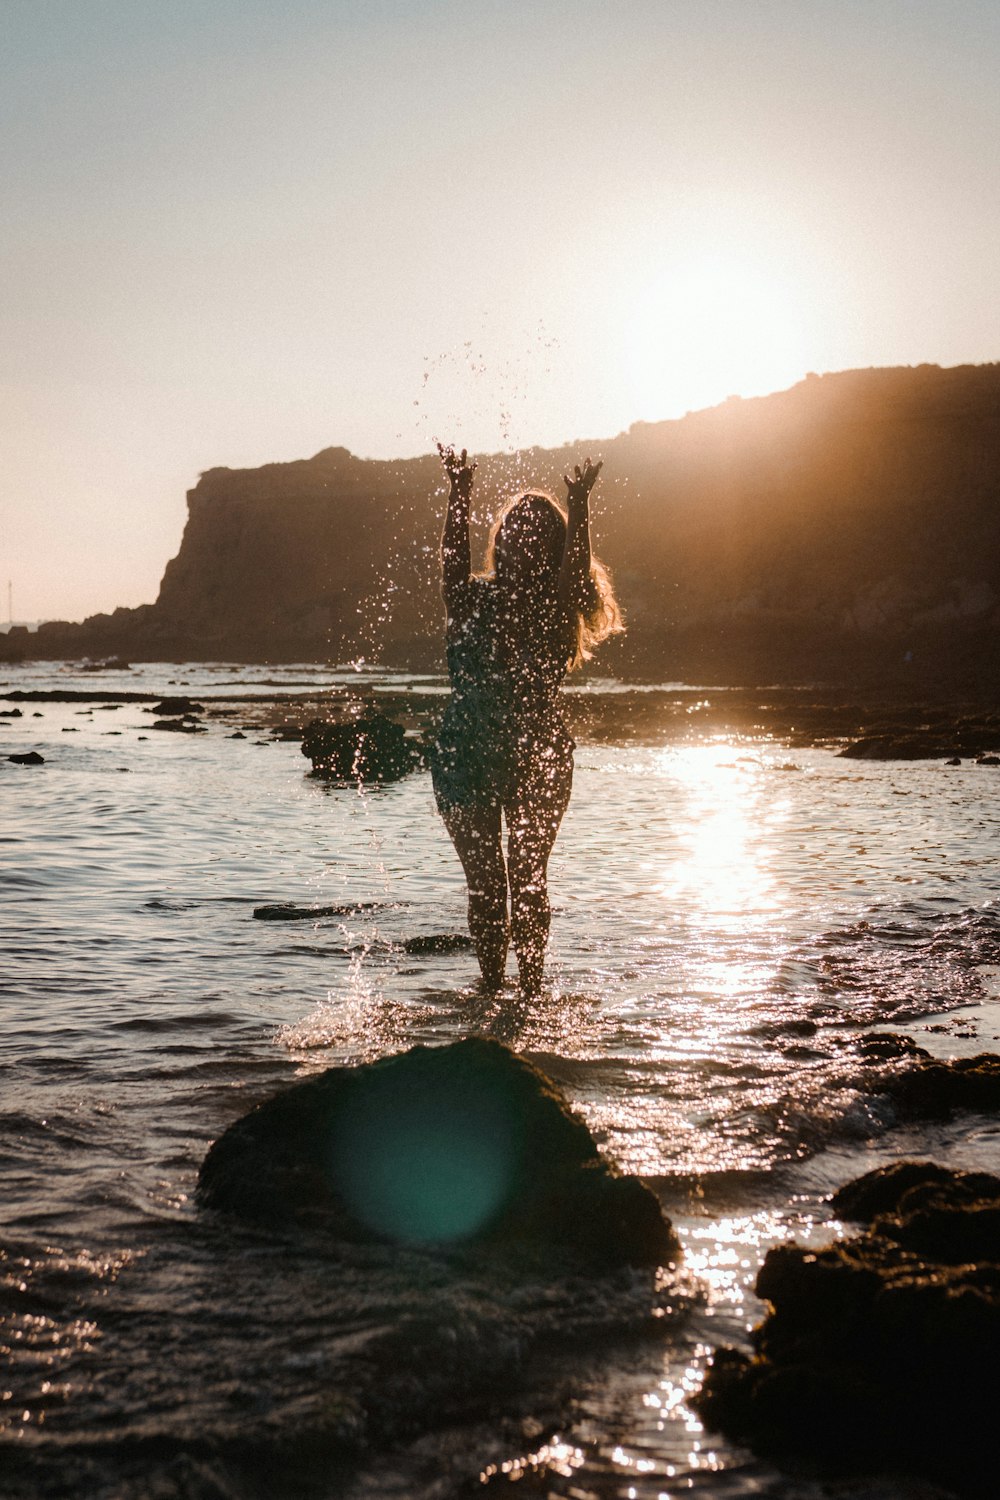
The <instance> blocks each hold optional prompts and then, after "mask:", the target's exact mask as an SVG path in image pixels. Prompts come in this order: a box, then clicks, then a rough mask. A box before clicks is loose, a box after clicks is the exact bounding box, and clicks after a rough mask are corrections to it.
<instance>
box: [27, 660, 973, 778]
mask: <svg viewBox="0 0 1000 1500" xmlns="http://www.w3.org/2000/svg"><path fill="white" fill-rule="evenodd" d="M445 696H446V684H445V682H444V679H439V680H423V681H420V682H417V683H415V684H413V685H412V686H409V685H407V686H404V687H399V686H387V687H385V688H381V687H376V688H374V689H373V688H370V687H369V688H364V689H360V688H359V689H356V688H352V687H337V688H334V689H330V690H325V691H321V692H317V691H310V692H306V693H293V692H270V693H252V692H239V693H210V694H205V693H200V694H199V698H198V701H197V703H195V702H193V701H192V700H189V699H187V698H184V697H182V696H179V695H178V696H177V697H176V698H173V699H169V700H164V699H163V698H162V695H161V694H159V693H154V692H140V691H132V690H129V689H118V690H113V689H106V688H99V687H97V686H96V685H95V686H94V687H89V686H87V687H79V688H77V687H73V688H68V687H67V688H58V689H33V688H16V687H13V686H10V685H8V686H7V689H6V691H0V702H4V703H8V704H13V705H16V707H15V708H8V709H4V710H0V718H2V719H7V720H11V721H15V720H17V719H22V720H23V718H24V717H26V712H25V707H26V706H27V705H34V706H36V708H35V711H36V713H37V712H38V710H39V709H40V708H42V707H43V706H44V705H45V704H58V703H64V704H65V703H74V704H80V705H87V704H94V705H96V706H109V707H110V706H113V705H116V704H132V703H136V704H142V705H143V707H144V708H146V709H148V710H149V711H154V710H156V711H157V712H156V716H157V719H158V720H159V722H158V723H157V724H156V725H155V726H153V727H157V728H168V727H170V728H176V727H177V723H176V722H175V723H173V724H169V723H167V722H165V721H166V720H169V719H174V720H175V721H176V720H180V719H183V720H184V724H185V727H187V728H188V730H189V731H190V732H197V731H198V729H199V728H200V727H204V725H205V724H206V722H208V723H211V722H213V721H214V722H215V723H217V724H218V725H220V726H228V727H229V729H230V730H233V729H235V730H236V732H237V733H244V732H248V731H256V732H261V733H265V734H269V735H271V736H273V737H274V738H276V739H281V740H303V739H304V738H307V737H308V736H309V735H310V733H311V734H312V735H313V737H315V736H316V735H317V734H319V733H321V732H322V730H323V728H324V726H333V728H334V730H335V731H336V728H337V726H341V725H351V724H354V723H356V722H357V721H358V720H361V719H363V718H365V717H378V718H381V719H383V720H390V721H392V723H394V724H396V725H400V726H401V727H402V728H403V730H404V731H405V734H406V736H407V741H408V743H409V744H410V745H411V746H419V745H420V744H422V743H425V742H427V741H428V740H430V739H431V738H433V735H434V733H435V731H436V727H437V722H438V719H439V717H440V714H441V711H442V708H443V705H444V702H445ZM563 702H564V704H565V708H566V713H567V717H568V720H569V724H570V728H571V731H572V733H573V734H574V736H575V738H576V739H577V740H578V741H580V742H583V743H586V742H588V741H590V742H597V743H620V744H661V743H676V742H694V741H699V740H705V739H707V738H714V737H722V736H725V735H731V736H733V737H737V738H741V739H750V740H761V739H771V740H776V741H778V742H779V743H781V744H783V745H786V746H788V747H789V748H790V749H793V750H794V749H797V748H799V749H804V748H812V747H817V746H820V747H826V748H830V749H836V750H838V751H839V752H840V754H842V755H843V756H844V757H845V758H846V759H853V760H900V761H917V760H941V761H947V762H949V763H951V764H956V763H959V762H962V761H975V762H976V763H978V764H980V765H986V766H990V765H1000V713H998V712H996V711H995V710H994V709H993V708H992V707H991V706H989V705H984V704H983V702H981V701H977V700H970V699H968V698H965V697H962V696H959V695H956V696H952V697H949V696H947V695H944V696H942V697H941V698H939V699H937V700H931V701H922V700H914V699H913V698H912V696H911V695H909V694H906V693H902V692H899V691H896V692H895V693H889V692H881V693H875V692H867V693H862V692H859V691H858V690H857V689H854V690H852V689H851V688H845V687H812V688H789V687H780V686H766V687H755V688H754V687H750V688H746V687H743V688H741V687H734V688H711V687H702V686H693V687H669V686H666V687H665V686H661V685H659V684H645V683H632V684H630V683H614V684H610V685H609V684H607V683H606V682H604V681H595V682H587V681H586V680H584V681H583V682H582V683H580V685H579V686H576V685H574V686H573V687H571V688H570V689H569V690H568V691H566V692H565V693H564V695H563ZM157 705H159V708H157ZM22 706H24V707H22ZM417 759H419V757H417ZM414 763H416V761H415V762H414Z"/></svg>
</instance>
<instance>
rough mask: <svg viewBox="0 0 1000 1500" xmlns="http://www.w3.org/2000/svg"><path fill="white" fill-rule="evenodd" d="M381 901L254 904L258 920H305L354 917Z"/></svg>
mask: <svg viewBox="0 0 1000 1500" xmlns="http://www.w3.org/2000/svg"><path fill="white" fill-rule="evenodd" d="M383 904H384V903H383V902H381V901H349V902H346V903H344V904H342V905H340V906H296V905H295V904H294V902H291V901H277V902H274V903H272V904H271V905H269V906H255V907H254V909H253V914H254V916H255V917H256V919H257V921H258V922H307V921H312V920H315V919H316V918H319V917H355V916H357V914H358V912H361V911H375V910H377V909H378V908H379V907H380V906H382V905H383Z"/></svg>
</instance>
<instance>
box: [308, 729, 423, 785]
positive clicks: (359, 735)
mask: <svg viewBox="0 0 1000 1500" xmlns="http://www.w3.org/2000/svg"><path fill="white" fill-rule="evenodd" d="M302 754H303V755H305V756H308V758H309V759H310V760H311V761H312V765H313V774H314V775H316V776H328V777H329V778H330V779H331V780H333V781H362V782H382V781H398V780H400V778H401V777H403V776H405V775H406V774H407V772H409V771H412V770H414V769H415V768H416V767H417V766H418V765H419V764H420V759H421V757H420V752H419V750H418V749H417V747H416V746H415V745H413V744H411V743H410V741H409V740H407V738H406V731H405V730H404V729H403V726H402V725H401V724H395V723H393V721H392V719H387V718H386V717H385V715H384V714H380V713H369V714H365V715H363V716H362V717H361V718H359V719H351V720H349V721H347V722H345V723H342V724H333V723H330V722H328V721H327V720H325V719H313V720H312V721H311V722H310V723H309V724H307V725H306V727H305V729H304V730H303V732H302Z"/></svg>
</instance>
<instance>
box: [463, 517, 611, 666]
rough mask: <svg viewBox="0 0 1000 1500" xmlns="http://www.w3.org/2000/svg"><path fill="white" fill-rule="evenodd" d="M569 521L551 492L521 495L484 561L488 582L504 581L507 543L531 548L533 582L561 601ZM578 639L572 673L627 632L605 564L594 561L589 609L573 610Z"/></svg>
mask: <svg viewBox="0 0 1000 1500" xmlns="http://www.w3.org/2000/svg"><path fill="white" fill-rule="evenodd" d="M568 527H569V516H568V513H567V511H566V509H565V507H564V506H563V505H561V504H560V502H559V501H558V500H557V499H556V497H555V495H550V494H549V492H548V491H547V490H526V491H525V492H524V494H522V495H515V496H514V498H513V499H511V500H508V501H507V503H506V504H505V505H504V506H503V508H502V510H501V511H500V513H499V515H498V516H497V518H496V520H495V521H494V522H493V525H492V526H491V527H490V534H489V537H488V538H487V542H486V556H485V558H484V561H483V571H482V574H481V575H480V576H481V577H485V578H499V579H501V580H502V578H503V574H504V552H505V542H508V541H509V542H512V543H513V545H514V547H515V548H517V549H518V550H521V549H523V548H525V547H527V548H529V549H531V551H532V552H533V553H534V556H533V559H532V560H533V562H534V563H535V568H534V570H533V578H534V579H536V580H537V582H538V584H539V586H540V588H541V590H542V591H544V592H546V593H551V595H552V598H553V599H554V598H555V593H556V588H557V586H558V581H559V570H560V569H561V567H562V560H563V554H564V553H565V551H566V533H567V530H568ZM572 624H573V637H572V642H571V644H570V649H569V652H568V656H567V668H566V669H567V671H569V672H572V671H574V670H575V668H577V667H579V666H581V665H582V663H583V662H585V661H589V660H590V658H591V657H592V656H593V654H594V647H595V646H599V645H600V643H601V642H602V641H605V640H607V638H608V636H609V635H617V634H618V633H619V632H620V631H623V630H624V629H625V622H624V621H623V619H622V612H621V609H620V608H619V605H618V600H617V599H616V598H615V592H614V587H613V585H612V582H611V576H610V574H609V573H608V570H607V568H606V567H605V566H604V564H603V563H602V562H601V561H600V560H599V559H598V558H596V557H592V558H591V562H590V578H589V580H588V584H587V597H586V599H585V601H584V603H583V607H582V608H580V609H576V610H574V611H573V617H572Z"/></svg>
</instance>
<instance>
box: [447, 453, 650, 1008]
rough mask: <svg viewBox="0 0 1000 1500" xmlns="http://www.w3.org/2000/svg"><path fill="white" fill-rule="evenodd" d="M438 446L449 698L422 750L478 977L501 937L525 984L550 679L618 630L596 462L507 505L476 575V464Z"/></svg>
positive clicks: (564, 760) (552, 802)
mask: <svg viewBox="0 0 1000 1500" xmlns="http://www.w3.org/2000/svg"><path fill="white" fill-rule="evenodd" d="M438 452H439V453H440V454H441V460H442V462H443V464H444V468H445V472H446V474H447V476H448V479H449V482H450V493H449V496H448V509H447V514H446V517H445V524H444V537H443V539H442V548H441V557H442V567H443V574H444V588H443V592H444V602H445V607H446V609H447V611H448V626H447V645H448V670H449V673H450V675H451V686H452V694H451V698H450V699H449V702H448V705H447V708H446V709H445V713H444V718H443V720H442V724H441V731H440V734H439V736H438V740H437V743H436V745H435V747H434V751H433V754H432V757H431V769H432V773H433V779H434V795H435V797H436V799H437V805H438V810H439V811H440V813H441V816H442V818H443V819H444V822H445V827H446V828H447V829H448V832H449V834H450V835H451V838H452V842H453V843H454V845H455V849H456V850H457V852H458V857H459V859H460V860H461V861H462V868H463V870H464V871H465V878H466V881H467V882H468V887H469V931H470V933H471V935H472V941H473V944H474V946H475V950H476V956H477V958H478V959H479V967H480V969H481V970H482V975H483V982H484V984H485V986H486V987H487V989H489V990H497V989H499V988H500V987H501V985H502V984H503V978H504V970H505V967H506V962H507V945H508V941H509V940H510V939H511V938H513V942H514V951H515V953H516V954H517V964H518V971H519V975H520V980H521V986H522V988H523V990H524V991H525V992H526V993H527V994H535V993H537V991H538V990H539V988H540V986H541V982H542V970H543V966H544V962H545V944H546V941H547V939H548V932H549V900H548V890H547V886H546V870H547V867H548V861H549V854H550V852H551V850H552V845H553V843H554V842H555V837H556V834H557V833H558V831H559V824H560V823H561V822H562V817H563V813H564V812H565V811H566V807H567V804H568V802H569V794H570V788H571V785H572V780H573V741H572V739H571V738H570V735H569V731H568V730H567V728H566V722H565V717H564V714H563V709H562V704H561V702H560V694H559V686H560V683H561V682H562V679H563V677H564V676H565V675H566V673H567V672H568V671H572V669H573V668H574V667H577V666H579V665H580V663H581V662H582V661H585V660H586V659H587V658H588V657H589V656H590V654H591V648H592V647H593V646H594V645H596V644H597V643H598V642H599V641H602V640H604V639H605V638H606V637H607V636H609V635H611V634H612V633H613V632H615V631H619V630H622V629H623V628H624V627H623V625H622V619H621V613H620V611H619V608H618V604H617V602H616V600H615V596H614V593H613V591H612V587H611V581H610V579H609V577H608V575H607V572H606V571H605V569H604V568H603V566H602V565H601V564H600V563H599V562H598V561H597V560H596V558H594V557H593V556H592V554H591V550H590V492H591V490H592V489H593V487H594V484H595V483H596V481H597V476H598V474H599V473H600V471H601V465H600V464H599V463H598V464H592V463H591V461H590V459H589V458H588V459H587V460H586V462H585V463H584V466H583V470H582V472H581V470H580V468H579V466H577V467H576V469H575V470H574V477H573V478H572V479H571V478H570V477H569V476H568V475H566V476H564V477H565V481H566V487H567V495H566V509H565V510H564V509H563V507H562V506H561V505H560V504H559V502H558V501H557V500H556V499H555V497H554V496H553V495H549V494H546V493H545V492H544V491H542V490H529V491H528V492H527V493H526V494H523V495H519V496H518V497H517V498H516V499H514V500H511V501H509V502H508V504H507V505H505V506H504V508H503V509H502V510H501V512H500V514H499V516H498V517H497V519H496V521H495V522H494V524H493V527H492V530H491V531H490V536H489V542H488V544H487V548H486V561H485V567H484V569H483V572H482V573H478V574H474V573H473V572H472V570H471V554H470V547H469V503H470V498H471V495H472V484H473V476H474V473H475V468H476V466H475V464H470V463H469V462H468V460H467V455H466V451H465V449H464V448H463V450H462V453H461V456H458V455H457V454H456V453H455V450H454V448H451V447H449V448H444V447H442V446H441V445H440V444H439V445H438ZM501 815H502V816H503V817H505V818H506V821H507V859H506V862H505V860H504V852H503V844H502V841H501ZM508 886H509V888H510V919H509V921H508V914H507V891H508Z"/></svg>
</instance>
